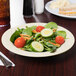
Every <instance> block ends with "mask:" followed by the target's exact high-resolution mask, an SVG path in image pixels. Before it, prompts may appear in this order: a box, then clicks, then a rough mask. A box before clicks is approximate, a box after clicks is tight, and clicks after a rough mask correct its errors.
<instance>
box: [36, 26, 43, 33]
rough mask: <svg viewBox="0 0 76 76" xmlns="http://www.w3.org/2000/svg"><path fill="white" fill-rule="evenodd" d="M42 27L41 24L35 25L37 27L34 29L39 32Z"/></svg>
mask: <svg viewBox="0 0 76 76" xmlns="http://www.w3.org/2000/svg"><path fill="white" fill-rule="evenodd" d="M43 29H44V27H43V26H37V27H36V31H37V32H41V30H43Z"/></svg>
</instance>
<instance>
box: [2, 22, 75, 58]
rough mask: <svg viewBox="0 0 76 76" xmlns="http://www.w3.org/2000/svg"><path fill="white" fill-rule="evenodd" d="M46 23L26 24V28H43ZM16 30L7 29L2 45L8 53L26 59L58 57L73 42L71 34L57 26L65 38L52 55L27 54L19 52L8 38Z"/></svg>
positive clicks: (42, 53)
mask: <svg viewBox="0 0 76 76" xmlns="http://www.w3.org/2000/svg"><path fill="white" fill-rule="evenodd" d="M45 24H46V23H29V24H26V25H27V26H33V25H37V26H38V25H42V26H44V25H45ZM19 28H25V25H23V26H20V27H19ZM16 29H17V27H15V28H12V29H8V30H7V31H6V32H5V33H4V34H3V36H2V44H3V45H4V47H5V48H7V49H8V50H9V51H11V52H13V53H15V54H18V55H22V56H28V57H48V56H54V55H58V54H61V53H64V52H66V51H68V50H69V49H70V48H71V47H72V46H73V45H74V42H75V39H74V36H73V34H72V33H71V32H70V31H68V30H67V29H65V28H63V27H61V26H58V30H64V31H66V33H67V38H68V39H66V41H65V43H64V44H63V45H62V46H61V47H60V48H58V49H57V50H56V52H54V53H50V52H41V53H37V52H28V51H23V50H20V49H18V48H16V47H15V46H14V45H13V43H12V42H11V41H10V37H11V35H12V34H13V33H14V32H15V30H16Z"/></svg>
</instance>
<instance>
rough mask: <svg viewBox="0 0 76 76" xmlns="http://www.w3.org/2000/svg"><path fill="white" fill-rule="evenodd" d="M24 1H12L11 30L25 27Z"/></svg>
mask: <svg viewBox="0 0 76 76" xmlns="http://www.w3.org/2000/svg"><path fill="white" fill-rule="evenodd" d="M25 23H26V22H25V20H24V18H23V0H10V24H11V28H13V27H16V26H20V25H24V24H25Z"/></svg>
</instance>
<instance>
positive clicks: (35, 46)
mask: <svg viewBox="0 0 76 76" xmlns="http://www.w3.org/2000/svg"><path fill="white" fill-rule="evenodd" d="M31 48H32V51H34V52H42V51H43V50H44V47H43V45H42V44H41V43H40V42H37V41H33V42H32V43H31Z"/></svg>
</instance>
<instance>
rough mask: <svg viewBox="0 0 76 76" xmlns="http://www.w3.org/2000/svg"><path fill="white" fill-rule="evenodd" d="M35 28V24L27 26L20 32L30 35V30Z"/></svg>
mask: <svg viewBox="0 0 76 76" xmlns="http://www.w3.org/2000/svg"><path fill="white" fill-rule="evenodd" d="M33 29H36V26H32V27H27V28H26V29H25V30H23V32H22V34H26V35H30V36H32V30H33Z"/></svg>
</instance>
